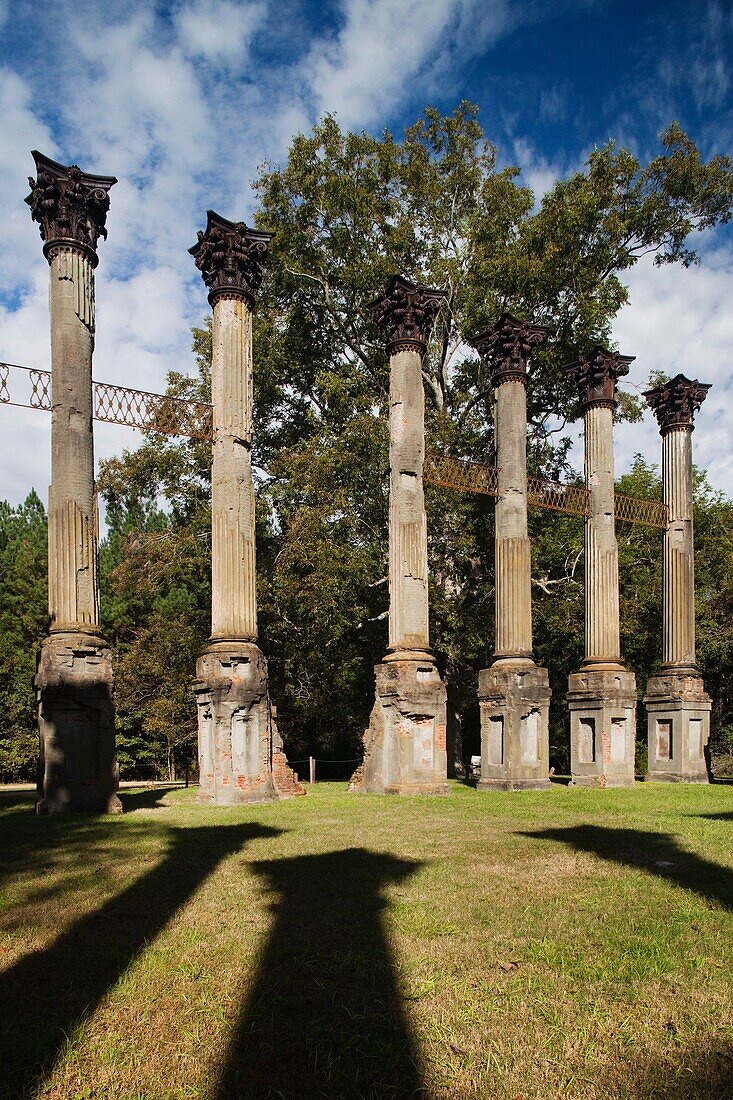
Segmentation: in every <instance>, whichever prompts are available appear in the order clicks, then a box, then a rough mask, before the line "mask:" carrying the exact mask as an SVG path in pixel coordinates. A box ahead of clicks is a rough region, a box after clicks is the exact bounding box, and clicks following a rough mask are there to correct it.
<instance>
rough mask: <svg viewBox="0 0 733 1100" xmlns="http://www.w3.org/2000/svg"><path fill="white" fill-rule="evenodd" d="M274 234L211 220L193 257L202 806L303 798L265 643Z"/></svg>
mask: <svg viewBox="0 0 733 1100" xmlns="http://www.w3.org/2000/svg"><path fill="white" fill-rule="evenodd" d="M271 237H272V234H271V233H261V232H257V231H256V230H253V229H248V228H247V226H246V225H244V223H243V222H236V223H235V222H230V221H227V220H226V219H225V218H222V217H220V216H219V215H218V214H216V213H214V211H213V210H209V212H208V220H207V225H206V231H205V232H204V233H202V232H199V234H198V242H197V243H196V244H195V245H194V246H193V248H191V249H189V251H190V253H191V255H192V256H193V257H194V259H195V261H196V266H197V267H198V268H199V270H200V271H201V274H202V277H203V280H204V283H205V284H206V286H207V287H208V288H209V302H210V304H211V306H212V309H213V314H214V316H213V340H212V347H213V350H212V361H211V389H212V404H213V424H214V442H213V467H212V479H211V600H212V604H211V639H210V642H209V645H208V647H207V648H206V650H205V652H204V653H203V654H202V655H201V656H200V657H199V659H198V661H197V662H196V681H195V683H194V692H195V695H196V701H197V712H198V740H199V771H200V787H199V802H203V803H214V804H215V805H229V804H231V803H238V802H261V801H271V800H273V799H277V798H285V797H289V796H291V795H296V794H304V793H305V791H304V789H303V787H301V786H300V784H299V783H298V781H297V779H296V778H295V776H294V774H293V772H292V771H291V769H290V768H289V767H288V766H287V760H286V758H285V754H284V753H283V746H282V740H281V738H280V735H279V733H278V730H277V725H276V723H275V717H274V711H273V707H272V705H271V703H270V697H269V692H268V674H267V660H266V658H265V656H264V654H263V653H262V650H261V649H260V647H259V646H258V644H257V589H256V570H255V496H254V485H253V482H252V309H253V307H254V296H255V293H256V291H257V290H258V288H259V286H260V283H261V281H262V266H263V264H264V262H265V259H266V257H267V245H268V242H269V240H270V239H271Z"/></svg>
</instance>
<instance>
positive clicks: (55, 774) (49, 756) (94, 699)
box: [33, 631, 122, 814]
mask: <svg viewBox="0 0 733 1100" xmlns="http://www.w3.org/2000/svg"><path fill="white" fill-rule="evenodd" d="M113 683H114V681H113V676H112V658H111V653H110V648H109V644H108V643H107V641H106V640H105V639H104V638H103V637H101V635H98V634H87V633H82V632H77V631H68V632H61V631H59V632H58V633H54V634H52V635H51V636H50V637H48V638H45V639H44V641H43V644H42V645H41V650H40V653H39V655H38V665H37V669H36V675H35V677H34V680H33V686H34V688H35V692H36V701H37V703H38V733H39V742H40V744H39V749H40V755H39V762H38V783H37V788H38V798H37V802H36V811H37V812H38V813H39V814H52V813H95V814H109V813H111V814H116V813H117V814H118V813H121V812H122V803H121V802H120V800H119V798H118V797H117V787H118V770H117V763H116V760H115V712H114V701H113V691H114V688H113Z"/></svg>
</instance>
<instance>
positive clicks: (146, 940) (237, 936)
mask: <svg viewBox="0 0 733 1100" xmlns="http://www.w3.org/2000/svg"><path fill="white" fill-rule="evenodd" d="M123 801H124V803H125V810H126V812H125V814H124V815H123V816H122V817H119V818H88V819H83V818H69V819H60V818H40V819H38V818H35V817H34V816H33V814H32V813H31V802H30V800H29V799H28V798H27V797H25V796H18V795H6V796H5V797H3V798H2V799H0V859H1V860H2V879H1V881H0V968H1V969H0V1017H1V1022H2V1026H1V1027H0V1053H1V1056H2V1063H1V1067H0V1081H1V1084H0V1096H2V1097H25V1096H28V1097H31V1096H32V1097H47V1098H50V1097H54V1098H62V1097H63V1098H77V1097H79V1098H83V1100H91V1098H94V1100H97V1098H105V1100H107V1098H122V1097H124V1098H126V1100H132V1098H151V1100H152V1098H157V1097H166V1098H174V1097H175V1098H177V1097H211V1098H218V1100H223V1098H226V1097H237V1096H242V1097H247V1098H250V1097H265V1096H272V1097H285V1098H286V1097H290V1096H299V1097H301V1096H302V1097H314V1098H316V1097H344V1098H346V1097H354V1098H358V1097H374V1098H377V1097H379V1098H382V1097H385V1098H390V1097H409V1096H424V1097H436V1098H437V1097H440V1098H443V1097H445V1098H448V1097H461V1098H467V1097H491V1098H494V1097H497V1098H508V1100H520V1098H523V1100H530V1098H543V1100H544V1098H548V1100H549V1098H553V1100H554V1098H556V1097H576V1098H578V1100H581V1098H582V1100H594V1098H600V1097H603V1098H606V1097H635V1098H636V1097H665V1098H667V1097H673V1098H681V1097H705V1098H706V1100H707V1098H714V1097H730V1096H733V968H732V966H731V963H732V961H733V959H732V956H733V935H732V932H733V912H732V910H733V843H732V842H733V786H726V785H723V784H718V785H715V786H712V787H704V788H696V787H694V786H678V787H675V786H665V785H653V784H640V785H638V786H637V788H636V789H634V790H631V791H613V790H609V791H582V790H574V789H569V788H566V787H564V786H560V785H558V786H555V787H554V788H553V789H552V790H551V791H550V792H547V793H539V792H537V793H523V794H477V793H476V792H475V791H473V790H471V789H469V788H466V787H463V786H460V785H458V784H455V785H454V786H453V788H452V793H451V796H450V797H449V798H446V799H434V800H430V799H417V798H416V799H399V798H389V797H387V798H380V797H377V796H357V795H348V794H347V793H346V790H345V787H344V785H341V784H339V785H334V784H322V785H316V786H315V787H313V788H309V791H308V795H307V796H306V797H305V798H299V799H296V800H293V801H289V802H285V803H280V804H276V805H269V806H262V807H259V808H257V807H246V806H245V807H241V808H238V809H231V810H221V809H220V810H212V809H204V808H202V807H200V806H197V805H196V803H195V790H190V791H184V790H172V791H167V792H165V791H164V792H161V791H160V790H157V791H150V790H140V791H131V792H127V793H125V794H124V795H123Z"/></svg>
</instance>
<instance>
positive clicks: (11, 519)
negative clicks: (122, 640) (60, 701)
mask: <svg viewBox="0 0 733 1100" xmlns="http://www.w3.org/2000/svg"><path fill="white" fill-rule="evenodd" d="M46 532H47V526H46V513H45V510H44V507H43V504H42V503H41V501H40V498H39V497H38V495H37V494H36V492H35V490H32V491H31V492H30V493H29V494H28V496H27V497H26V499H25V501H24V502H23V504H21V505H20V506H19V507H17V508H13V507H11V505H9V504H8V503H7V502H6V501H2V502H0V781H3V782H17V781H22V780H31V779H34V778H35V772H36V761H37V759H38V733H37V725H36V710H35V699H34V693H33V688H32V679H33V676H34V674H35V671H36V654H37V652H38V648H39V646H40V643H41V640H42V638H43V636H44V634H45V633H46V630H47V627H48V611H47V600H48V596H47V594H48V581H47V561H48V559H47V550H46V539H47V534H46Z"/></svg>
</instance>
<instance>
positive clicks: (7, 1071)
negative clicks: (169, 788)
mask: <svg viewBox="0 0 733 1100" xmlns="http://www.w3.org/2000/svg"><path fill="white" fill-rule="evenodd" d="M65 826H66V827H67V828H68V830H69V832H70V835H71V836H74V835H75V833H76V830H75V823H74V822H71V821H69V819H66V821H65V822H64V823H62V824H61V825H60V826H59V827H58V828H55V829H53V830H52V833H54V834H56V835H58V831H59V828H60V829H61V830H63V828H64V827H65ZM90 826H91V831H92V834H94V832H95V825H94V822H90V821H88V822H87V826H86V827H87V829H89V827H90ZM280 831H281V830H278V829H272V828H268V827H265V826H262V825H257V824H243V825H214V826H208V827H204V826H202V827H195V828H184V829H171V830H170V831H169V832H168V841H169V848H168V851H167V852H166V853H165V855H164V856H163V858H162V859H161V861H160V862H159V863H158V864H157V865H156V866H155V867H154V868H153V869H152V870H150V871H148V872H147V873H146V874H143V875H142V876H141V877H140V878H138V879H137V880H136V881H135V882H134V883H133V884H132V885H131V886H129V887H128V888H127V889H126V890H124V891H123V892H122V893H120V894H118V895H117V896H115V897H114V898H112V899H111V900H109V901H108V902H106V903H105V904H104V905H102V906H101V907H100V908H99V909H96V910H95V911H94V912H91V913H88V914H87V915H85V916H83V917H82V918H80V919H79V920H77V921H75V922H74V923H73V924H72V925H71V926H70V927H69V928H68V929H67V930H66V931H65V932H63V933H62V934H61V935H60V936H59V937H58V939H56V940H55V941H54V942H53V943H52V944H50V946H48V947H47V948H44V949H41V950H38V951H34V952H33V953H32V954H29V955H26V956H25V957H24V958H22V959H20V960H19V961H18V962H17V963H16V964H15V965H14V966H11V967H10V969H8V970H6V971H5V972H4V973H2V974H0V1021H1V1022H2V1026H0V1096H2V1097H3V1098H4V1100H17V1098H21V1097H26V1096H31V1095H35V1092H36V1089H39V1088H40V1087H41V1086H42V1084H43V1082H44V1080H45V1079H46V1078H47V1077H48V1075H49V1074H50V1072H51V1071H52V1069H53V1067H54V1065H55V1063H56V1061H57V1059H58V1057H59V1054H60V1053H61V1051H62V1049H63V1047H64V1044H65V1042H66V1041H67V1039H68V1038H69V1037H71V1036H73V1034H74V1031H75V1029H76V1028H77V1027H78V1026H79V1025H80V1024H82V1023H83V1022H84V1020H85V1019H86V1018H87V1017H89V1016H91V1014H92V1013H93V1012H94V1010H95V1008H96V1007H97V1005H98V1004H99V1002H100V1000H101V999H102V997H103V996H104V994H105V993H106V992H107V991H108V990H109V989H110V988H111V987H112V986H113V985H114V984H115V982H116V981H117V980H118V979H119V977H120V976H121V974H122V973H123V971H124V970H125V969H126V968H127V967H128V966H129V965H130V964H131V963H132V962H133V961H134V960H135V958H136V957H137V956H138V955H139V954H141V952H142V951H143V950H144V949H145V948H146V947H147V945H148V944H149V943H150V942H151V941H152V940H153V939H154V938H155V937H156V936H157V935H158V933H159V932H161V930H162V929H163V928H164V927H165V925H166V924H167V923H168V922H169V921H170V920H171V918H172V917H173V916H174V915H175V913H176V912H177V911H178V910H179V909H180V908H181V907H182V906H183V905H184V904H185V903H186V901H187V900H188V898H189V897H190V896H191V895H192V894H193V893H194V891H195V890H196V889H197V888H198V887H199V886H200V885H201V884H202V883H203V882H204V881H205V880H206V879H207V878H208V876H209V875H211V874H212V873H213V872H214V871H215V870H216V868H217V866H218V865H219V863H221V861H222V860H223V859H225V858H226V857H227V856H229V855H230V854H232V853H233V852H236V851H237V850H238V849H240V848H241V847H242V845H243V844H246V843H247V842H248V841H250V840H254V839H256V838H259V837H273V836H277V835H278V833H279V832H280ZM76 840H77V841H82V838H80V837H78V836H76ZM82 844H83V841H82V842H81V843H80V845H79V847H80V852H83V846H82Z"/></svg>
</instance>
